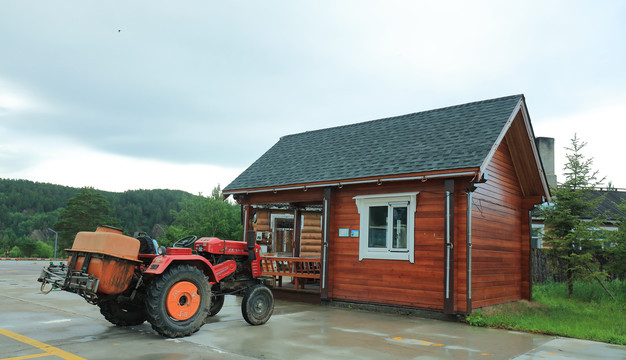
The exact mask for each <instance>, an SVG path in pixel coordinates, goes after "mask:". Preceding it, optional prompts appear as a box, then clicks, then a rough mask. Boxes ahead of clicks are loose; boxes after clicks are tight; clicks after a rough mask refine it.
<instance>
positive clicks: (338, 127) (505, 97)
mask: <svg viewBox="0 0 626 360" xmlns="http://www.w3.org/2000/svg"><path fill="white" fill-rule="evenodd" d="M516 97H519V98H522V99H523V98H524V94H516V95H508V96H502V97H498V98H492V99H485V100H479V101H472V102H468V103H464V104H457V105H452V106H445V107H441V108H435V109H430V110H424V111H417V112H412V113H408V114H403V115H396V116H389V117H384V118H379V119H372V120H366V121H359V122H356V123H352V124H345V125H337V126H332V127H327V128H323V129H316V130H307V131H303V132H299V133H294V134H288V135H283V136H281V137H280V140H282V139H283V138H288V137H292V136H299V135H304V134H307V135H308V134H311V133H315V132H320V131H328V130H335V129H341V128H347V127H353V126H362V125H364V124H369V123H373V122H376V121H384V120H391V119H398V118H402V117H408V116H413V115H417V114H428V113H433V112H438V111H443V110H451V109H454V108H460V107H464V106H470V105H478V104H484V103H489V102H495V101H502V100H506V99H511V98H516Z"/></svg>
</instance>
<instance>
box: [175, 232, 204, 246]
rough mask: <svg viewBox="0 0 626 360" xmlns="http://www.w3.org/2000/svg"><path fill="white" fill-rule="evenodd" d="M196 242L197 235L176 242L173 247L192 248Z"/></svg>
mask: <svg viewBox="0 0 626 360" xmlns="http://www.w3.org/2000/svg"><path fill="white" fill-rule="evenodd" d="M196 240H198V237H197V236H196V235H187V236H185V237H183V238H180V239H178V240H176V242H175V243H174V245H172V246H173V247H192V246H193V243H195V242H196Z"/></svg>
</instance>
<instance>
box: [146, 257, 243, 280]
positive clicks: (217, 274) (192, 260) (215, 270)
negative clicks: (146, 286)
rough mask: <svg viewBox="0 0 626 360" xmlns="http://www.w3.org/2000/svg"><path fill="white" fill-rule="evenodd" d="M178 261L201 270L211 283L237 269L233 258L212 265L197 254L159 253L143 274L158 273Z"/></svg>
mask: <svg viewBox="0 0 626 360" xmlns="http://www.w3.org/2000/svg"><path fill="white" fill-rule="evenodd" d="M180 263H184V264H190V265H193V266H195V267H197V268H198V269H200V270H202V271H203V272H204V274H205V275H207V276H208V277H209V282H210V283H211V284H213V283H216V282H219V281H220V280H222V279H223V278H225V277H226V276H228V275H230V274H232V273H233V272H234V271H235V270H236V269H237V263H236V262H235V261H234V260H227V261H224V262H223V263H220V264H218V265H215V266H214V265H213V264H211V263H210V262H209V261H208V260H207V259H206V258H204V257H202V256H199V255H175V256H172V255H161V256H157V257H155V258H154V259H153V260H152V263H151V264H150V265H149V266H148V268H147V269H146V270H145V271H144V274H150V275H160V274H162V273H163V272H164V271H165V270H167V269H168V268H169V267H170V266H171V265H173V264H180Z"/></svg>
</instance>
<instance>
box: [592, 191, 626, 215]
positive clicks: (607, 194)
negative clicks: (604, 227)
mask: <svg viewBox="0 0 626 360" xmlns="http://www.w3.org/2000/svg"><path fill="white" fill-rule="evenodd" d="M590 195H591V196H590V198H591V199H597V198H599V197H601V196H604V198H603V199H602V200H601V201H600V203H598V206H597V208H596V209H595V213H594V214H593V216H599V215H601V216H604V217H605V218H606V219H607V220H618V219H621V218H622V217H626V214H624V213H623V212H622V211H621V210H619V209H618V208H617V205H619V204H621V203H622V201H626V192H624V191H618V190H594V191H592V192H591V193H590Z"/></svg>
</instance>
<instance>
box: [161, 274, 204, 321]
mask: <svg viewBox="0 0 626 360" xmlns="http://www.w3.org/2000/svg"><path fill="white" fill-rule="evenodd" d="M165 307H166V308H167V313H168V314H169V315H170V316H171V317H172V318H174V319H176V320H187V319H189V318H191V317H192V316H194V315H195V313H196V311H198V308H199V307H200V295H198V288H197V287H196V285H194V284H193V283H190V282H189V281H181V282H178V283H176V284H174V286H172V287H171V288H170V290H169V291H168V292H167V300H166V301H165Z"/></svg>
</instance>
